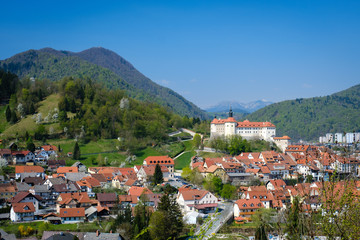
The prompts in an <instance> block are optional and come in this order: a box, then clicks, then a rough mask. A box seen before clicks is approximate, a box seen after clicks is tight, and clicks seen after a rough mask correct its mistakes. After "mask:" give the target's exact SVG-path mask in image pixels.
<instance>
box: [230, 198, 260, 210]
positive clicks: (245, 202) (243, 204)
mask: <svg viewBox="0 0 360 240" xmlns="http://www.w3.org/2000/svg"><path fill="white" fill-rule="evenodd" d="M235 203H236V204H237V205H238V207H239V209H259V208H263V207H264V205H263V204H262V203H261V202H260V200H259V199H257V198H256V199H239V200H237V201H236V202H235Z"/></svg>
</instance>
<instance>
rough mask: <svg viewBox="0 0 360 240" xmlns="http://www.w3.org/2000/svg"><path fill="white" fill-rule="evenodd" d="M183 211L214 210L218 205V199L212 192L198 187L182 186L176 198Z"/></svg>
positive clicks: (206, 211) (203, 211) (205, 211)
mask: <svg viewBox="0 0 360 240" xmlns="http://www.w3.org/2000/svg"><path fill="white" fill-rule="evenodd" d="M176 201H177V203H178V204H179V205H180V208H181V210H182V212H183V213H187V212H191V211H198V212H202V213H208V212H213V211H214V210H215V208H217V206H218V199H217V197H215V196H214V195H213V194H212V193H211V192H209V191H206V190H198V189H187V188H180V189H179V194H178V196H177V199H176Z"/></svg>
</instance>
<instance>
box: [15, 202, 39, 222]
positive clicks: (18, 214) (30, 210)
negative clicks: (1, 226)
mask: <svg viewBox="0 0 360 240" xmlns="http://www.w3.org/2000/svg"><path fill="white" fill-rule="evenodd" d="M34 213H35V207H34V204H33V203H32V202H23V203H13V204H12V207H11V210H10V220H11V221H12V222H18V221H32V220H34Z"/></svg>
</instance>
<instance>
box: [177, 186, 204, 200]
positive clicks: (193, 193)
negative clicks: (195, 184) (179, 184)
mask: <svg viewBox="0 0 360 240" xmlns="http://www.w3.org/2000/svg"><path fill="white" fill-rule="evenodd" d="M179 193H180V194H181V195H182V196H183V198H184V200H185V201H189V200H194V199H196V200H199V199H202V198H203V197H204V196H205V195H206V194H208V193H209V191H206V190H198V189H181V190H180V189H179Z"/></svg>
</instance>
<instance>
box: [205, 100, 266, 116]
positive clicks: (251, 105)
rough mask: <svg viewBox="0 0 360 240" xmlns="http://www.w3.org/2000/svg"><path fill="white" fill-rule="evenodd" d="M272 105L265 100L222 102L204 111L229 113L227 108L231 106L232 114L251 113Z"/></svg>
mask: <svg viewBox="0 0 360 240" xmlns="http://www.w3.org/2000/svg"><path fill="white" fill-rule="evenodd" d="M272 103H273V102H270V101H266V100H256V101H252V102H248V103H242V102H238V101H223V102H220V103H218V104H217V105H214V106H211V107H208V108H205V111H207V112H224V111H229V108H230V106H231V108H232V109H233V111H234V112H241V113H252V112H255V111H257V110H259V109H260V108H263V107H265V106H268V105H270V104H272Z"/></svg>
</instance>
